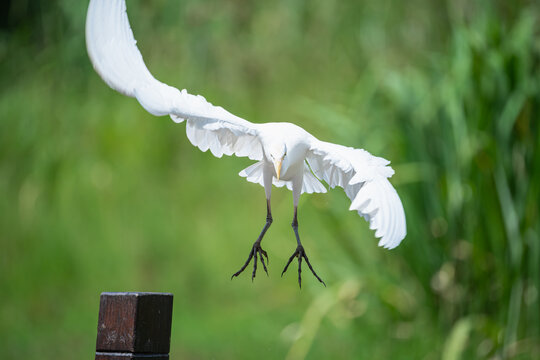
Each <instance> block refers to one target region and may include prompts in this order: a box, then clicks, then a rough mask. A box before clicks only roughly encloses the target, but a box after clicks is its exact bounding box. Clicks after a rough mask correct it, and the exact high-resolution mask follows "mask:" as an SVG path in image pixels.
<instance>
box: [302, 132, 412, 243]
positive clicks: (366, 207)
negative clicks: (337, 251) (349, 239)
mask: <svg viewBox="0 0 540 360" xmlns="http://www.w3.org/2000/svg"><path fill="white" fill-rule="evenodd" d="M307 160H308V162H309V165H310V167H311V169H312V170H313V173H314V174H315V175H316V176H317V177H319V178H320V179H323V180H324V181H326V182H327V183H328V185H329V186H330V187H331V188H333V187H335V186H339V187H342V188H343V189H344V190H345V193H346V194H347V197H349V199H350V200H351V206H350V208H349V210H355V211H357V212H358V214H359V215H360V216H362V217H364V218H365V219H366V220H367V221H368V222H369V225H370V229H372V230H375V236H376V237H377V238H380V241H379V246H383V247H385V248H388V249H392V248H395V247H396V246H398V245H399V243H400V242H401V240H403V239H404V238H405V235H406V232H407V229H406V222H405V212H404V211H403V205H402V203H401V200H400V198H399V196H398V194H397V192H396V190H395V189H394V188H393V187H392V185H391V184H390V182H389V181H388V178H389V177H391V176H392V175H393V174H394V170H392V168H391V167H390V166H388V165H389V164H390V162H389V161H388V160H386V159H383V158H380V157H376V156H373V155H371V154H370V153H368V152H367V151H365V150H361V149H354V148H350V147H345V146H341V145H336V144H332V143H327V142H323V141H320V140H317V139H315V138H313V139H312V141H311V148H310V150H309V152H308V156H307Z"/></svg>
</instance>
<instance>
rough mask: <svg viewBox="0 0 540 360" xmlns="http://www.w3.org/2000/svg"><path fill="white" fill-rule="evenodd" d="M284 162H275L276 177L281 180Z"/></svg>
mask: <svg viewBox="0 0 540 360" xmlns="http://www.w3.org/2000/svg"><path fill="white" fill-rule="evenodd" d="M282 161H283V159H277V160H276V161H274V168H275V169H276V175H277V179H278V180H279V175H280V174H281V162H282Z"/></svg>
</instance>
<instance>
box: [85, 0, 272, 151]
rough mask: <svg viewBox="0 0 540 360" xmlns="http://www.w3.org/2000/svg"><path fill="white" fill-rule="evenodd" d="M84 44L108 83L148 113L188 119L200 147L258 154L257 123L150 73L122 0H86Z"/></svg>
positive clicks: (192, 138) (191, 136)
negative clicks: (135, 100) (170, 84)
mask: <svg viewBox="0 0 540 360" xmlns="http://www.w3.org/2000/svg"><path fill="white" fill-rule="evenodd" d="M86 45H87V49H88V55H89V56H90V59H91V61H92V64H93V65H94V68H95V70H96V71H97V73H98V74H99V75H100V76H101V78H102V79H103V80H104V81H105V82H106V83H107V84H108V85H109V86H110V87H111V88H113V89H115V90H116V91H119V92H121V93H122V94H124V95H127V96H131V97H134V98H136V99H137V100H138V101H139V103H140V104H141V105H142V106H143V107H144V108H145V109H146V110H147V111H148V112H149V113H151V114H153V115H156V116H161V115H170V116H171V118H172V119H173V120H174V121H175V122H182V121H184V120H187V125H186V126H187V127H186V132H187V136H188V138H189V140H190V141H191V143H192V144H193V145H195V146H198V147H199V148H200V149H201V150H202V151H206V150H208V149H210V151H211V152H212V154H214V155H215V156H217V157H221V156H222V155H223V154H225V155H232V154H235V155H237V156H247V157H249V158H250V159H252V160H261V159H262V156H263V155H262V146H261V143H260V141H259V138H258V128H257V125H256V124H253V123H250V122H249V121H246V120H244V119H241V118H239V117H238V116H235V115H233V114H231V113H229V112H228V111H226V110H225V109H223V108H222V107H219V106H214V105H212V104H211V103H209V102H208V101H206V99H205V98H204V97H202V96H200V95H197V96H194V95H191V94H188V93H187V91H186V90H182V91H179V90H178V89H176V88H174V87H171V86H169V85H166V84H164V83H162V82H160V81H158V80H156V79H155V78H154V77H153V76H152V74H151V73H150V71H148V68H147V67H146V65H145V64H144V60H143V58H142V55H141V53H140V52H139V49H138V48H137V45H136V41H135V38H134V37H133V32H132V30H131V27H130V25H129V20H128V17H127V13H126V3H125V0H91V1H90V5H89V7H88V14H87V18H86Z"/></svg>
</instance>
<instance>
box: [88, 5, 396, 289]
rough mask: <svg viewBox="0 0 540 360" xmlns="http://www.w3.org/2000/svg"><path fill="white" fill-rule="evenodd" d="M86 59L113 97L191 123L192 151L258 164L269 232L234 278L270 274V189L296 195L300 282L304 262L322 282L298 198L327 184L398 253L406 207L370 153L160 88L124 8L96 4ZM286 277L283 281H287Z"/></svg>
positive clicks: (256, 177)
mask: <svg viewBox="0 0 540 360" xmlns="http://www.w3.org/2000/svg"><path fill="white" fill-rule="evenodd" d="M86 41H87V48H88V54H89V56H90V59H91V60H92V63H93V64H94V68H95V69H96V71H97V72H98V73H99V74H100V76H101V77H102V78H103V80H104V81H105V82H106V83H107V84H108V85H109V86H110V87H112V88H113V89H115V90H117V91H119V92H121V93H122V94H125V95H127V96H131V97H134V98H136V99H137V100H138V101H139V103H140V104H141V105H142V106H143V107H144V108H145V109H146V110H147V111H148V112H150V113H151V114H153V115H157V116H161V115H170V117H171V118H172V120H173V121H175V122H177V123H182V122H184V121H185V122H186V134H187V137H188V139H189V140H190V141H191V143H192V144H193V145H195V146H197V147H199V148H200V149H201V150H203V151H207V150H210V151H211V152H212V154H213V155H215V156H217V157H221V156H223V155H236V156H246V157H249V158H250V159H252V160H255V161H256V163H254V164H253V165H251V166H249V167H248V168H246V169H244V170H242V171H241V172H240V176H243V177H246V178H247V180H248V181H250V182H254V183H258V184H260V185H262V186H264V189H265V194H266V201H267V217H266V224H265V226H264V227H263V230H262V231H261V234H260V235H259V237H258V238H257V240H256V241H255V243H254V245H253V249H252V250H251V252H250V254H249V257H248V260H247V261H246V263H245V264H244V266H243V267H242V268H241V269H240V271H238V272H237V273H235V274H234V275H233V276H237V275H239V274H240V273H241V272H242V271H243V270H244V269H245V268H246V266H247V265H248V264H249V262H250V261H251V260H252V259H253V260H254V269H253V275H252V278H253V277H255V272H256V270H257V258H258V257H259V258H260V260H261V263H262V264H263V267H264V270H265V271H266V263H265V262H264V257H263V256H265V257H266V259H267V260H268V257H267V254H266V252H265V251H264V250H262V248H261V247H260V243H261V241H262V239H263V237H264V235H265V233H266V231H267V230H268V228H269V227H270V225H271V224H272V214H271V206H270V198H271V190H272V185H275V186H278V187H281V186H287V188H288V189H289V190H291V191H292V193H293V205H294V217H293V222H292V227H293V230H294V233H295V236H296V240H297V245H298V246H297V249H296V251H295V252H294V253H293V255H292V256H291V257H290V259H289V261H288V263H287V265H286V266H285V269H284V270H283V273H284V272H285V271H286V270H287V268H288V266H289V264H290V263H291V261H292V260H293V258H295V257H297V258H298V262H299V266H298V276H299V278H298V280H299V282H300V269H301V262H302V259H305V261H306V262H307V264H308V266H309V268H310V270H311V271H312V273H313V274H314V275H315V277H316V278H317V279H318V280H319V281H321V282H322V280H321V279H320V278H319V277H318V276H317V274H316V273H315V271H314V270H313V268H312V267H311V264H310V263H309V260H308V258H307V256H306V254H305V251H304V249H303V246H302V244H301V242H300V237H299V234H298V219H297V206H298V200H299V198H300V195H301V194H302V193H303V192H306V193H314V192H319V193H324V192H326V191H327V189H326V187H325V186H324V185H323V184H322V183H321V180H324V181H325V182H326V183H327V184H328V185H329V186H330V187H331V188H333V187H335V186H340V187H342V188H343V189H344V190H345V193H346V194H347V196H348V197H349V198H350V199H351V201H352V203H351V206H350V209H351V210H355V211H357V212H358V213H359V215H361V216H363V217H364V218H365V219H366V220H367V221H368V222H369V223H370V228H371V229H374V230H376V233H375V236H376V237H379V238H381V240H380V242H379V245H380V246H383V247H386V248H394V247H396V246H397V245H398V244H399V243H400V242H401V240H403V238H404V237H405V234H406V226H405V214H404V211H403V206H402V204H401V200H400V199H399V196H398V195H397V193H396V191H395V189H394V188H393V187H392V185H391V184H390V182H389V181H388V178H389V177H391V176H392V175H393V174H394V171H393V170H392V168H391V167H390V166H388V165H389V161H387V160H385V159H383V158H379V157H375V156H373V155H371V154H370V153H368V152H367V151H365V150H361V149H355V148H351V147H345V146H341V145H337V144H332V143H328V142H324V141H320V140H318V139H317V138H315V137H314V136H313V135H311V134H310V133H308V132H307V131H305V130H304V129H302V128H301V127H299V126H297V125H294V124H291V123H287V122H279V123H275V122H274V123H262V124H255V123H251V122H249V121H246V120H244V119H242V118H239V117H237V116H235V115H233V114H231V113H229V112H227V111H226V110H224V109H223V108H221V107H217V106H214V105H212V104H211V103H209V102H207V101H206V99H205V98H204V97H202V96H200V95H197V96H194V95H191V94H189V93H187V91H186V90H182V91H180V90H178V89H176V88H174V87H171V86H169V85H166V84H164V83H161V82H159V81H158V80H156V79H155V78H154V77H153V76H152V74H151V73H150V72H149V71H148V69H147V68H146V65H145V64H144V61H143V59H142V56H141V54H140V52H139V50H138V48H137V46H136V41H135V39H134V37H133V33H132V31H131V28H130V26H129V20H128V17H127V13H126V4H125V0H91V1H90V5H89V8H88V15H87V22H86ZM283 273H282V274H283Z"/></svg>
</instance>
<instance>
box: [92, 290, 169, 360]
mask: <svg viewBox="0 0 540 360" xmlns="http://www.w3.org/2000/svg"><path fill="white" fill-rule="evenodd" d="M172 304H173V295H172V294H166V293H145V292H127V293H106V292H105V293H102V294H101V299H100V304H99V320H98V330H97V341H96V360H128V359H147V360H148V359H152V360H169V348H170V343H171V321H172Z"/></svg>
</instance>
